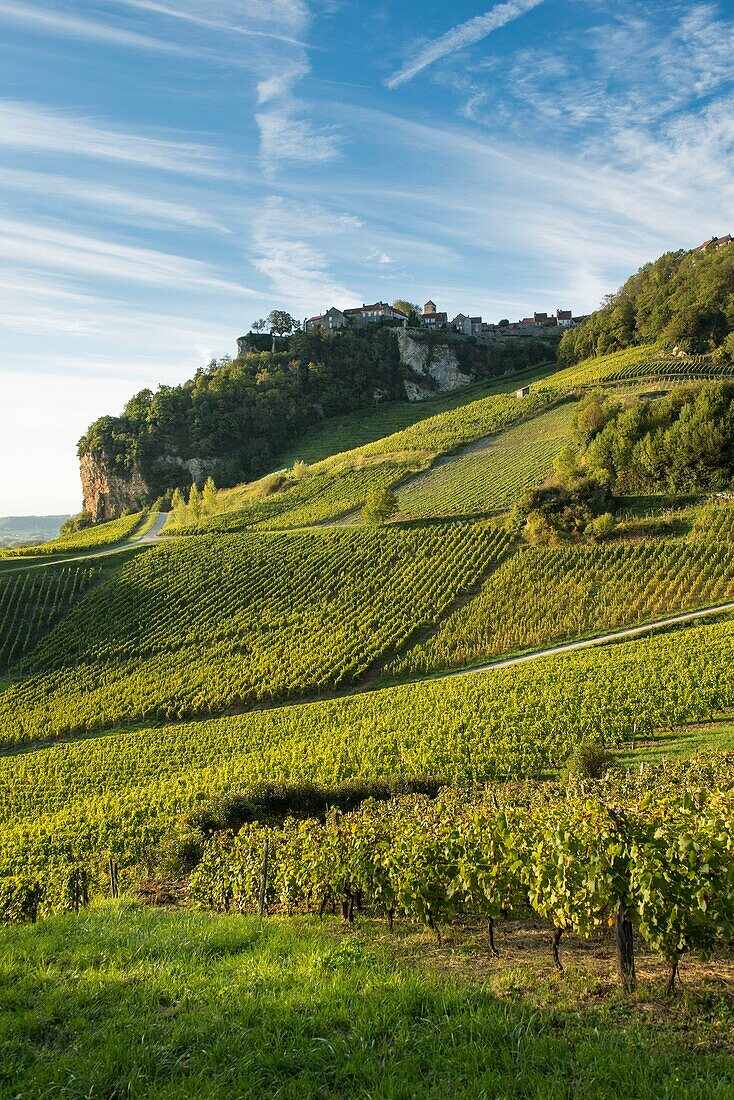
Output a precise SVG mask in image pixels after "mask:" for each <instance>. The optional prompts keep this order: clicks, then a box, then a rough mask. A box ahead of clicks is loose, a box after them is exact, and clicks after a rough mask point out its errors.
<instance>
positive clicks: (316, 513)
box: [166, 390, 555, 532]
mask: <svg viewBox="0 0 734 1100" xmlns="http://www.w3.org/2000/svg"><path fill="white" fill-rule="evenodd" d="M554 399H555V394H554V391H552V390H544V391H543V392H542V393H540V394H531V395H530V396H529V397H527V398H525V399H524V400H523V401H518V400H517V399H516V398H515V397H514V395H497V396H492V397H485V398H482V399H481V400H479V401H474V402H471V403H470V404H467V405H462V406H461V407H459V408H456V409H452V410H450V411H448V412H444V413H441V414H439V415H437V416H433V417H430V418H429V419H428V420H423V421H421V422H420V423H416V424H413V425H412V426H411V427H409V428H406V429H405V430H404V431H401V432H396V433H395V434H394V435H390V436H386V437H385V438H384V439H380V440H377V441H376V442H374V443H369V444H366V445H365V446H363V447H358V448H356V449H355V450H352V451H347V452H345V453H344V454H337V455H334V456H333V457H331V458H329V459H326V460H324V461H323V462H319V463H317V464H316V465H314V466H312V467H310V468H309V469H308V471H306V472H305V474H304V476H302V477H298V478H297V477H291V478H284V479H282V484H277V485H274V484H273V479H272V478H265V479H262V480H261V481H260V482H256V483H254V484H253V485H251V486H249V487H243V489H242V490H241V491H240V493H239V494H238V495H237V496H235V495H234V494H230V495H229V496H228V497H226V498H225V500H228V501H229V502H230V504H231V503H238V504H239V505H240V508H239V510H237V511H233V512H228V513H225V514H222V515H219V516H214V517H213V518H211V519H208V520H206V521H204V523H202V524H199V525H197V527H195V528H191V527H189V528H185V530H188V531H193V530H195V531H201V530H207V531H215V530H218V531H233V530H242V529H243V528H245V527H253V526H257V527H261V528H270V529H277V528H290V527H302V526H308V525H309V524H313V523H317V522H319V521H322V520H325V519H329V518H333V517H335V516H339V515H342V514H344V513H346V512H349V511H351V510H353V509H355V508H358V507H360V506H361V505H362V504H363V503H364V500H365V498H366V495H367V493H368V492H369V491H370V490H372V489H375V488H384V487H386V486H390V485H395V484H396V483H397V482H399V481H400V480H402V478H404V477H406V476H407V475H408V474H410V473H414V472H417V471H419V470H425V469H426V468H427V467H428V466H430V465H431V464H432V463H433V462H434V461H435V459H436V458H437V457H438V456H439V455H443V454H448V453H450V452H453V451H455V450H458V449H459V448H461V447H464V446H466V445H467V444H469V443H473V442H474V441H475V440H477V439H481V438H483V437H485V436H488V435H491V434H493V433H495V432H499V431H501V430H503V429H504V428H507V427H508V426H510V425H511V424H514V423H516V422H517V421H518V420H521V419H524V418H526V417H530V416H532V415H533V414H535V413H537V412H538V411H540V410H542V409H544V408H546V407H547V406H548V405H549V404H551V403H552V402H553V400H554ZM166 530H172V531H174V532H175V530H176V528H175V527H172V528H169V527H168V526H167V528H166Z"/></svg>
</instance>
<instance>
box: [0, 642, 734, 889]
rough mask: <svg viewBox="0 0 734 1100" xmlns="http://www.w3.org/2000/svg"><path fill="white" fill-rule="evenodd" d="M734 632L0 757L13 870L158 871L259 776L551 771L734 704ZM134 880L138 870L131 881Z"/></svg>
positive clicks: (2, 858)
mask: <svg viewBox="0 0 734 1100" xmlns="http://www.w3.org/2000/svg"><path fill="white" fill-rule="evenodd" d="M733 657H734V622H731V621H727V622H721V623H718V624H716V625H710V626H700V627H695V628H689V629H687V630H685V631H679V632H677V633H673V634H669V635H665V636H662V637H656V638H652V639H646V640H643V641H635V642H628V643H625V644H623V645H618V646H614V647H611V648H609V649H605V650H598V651H588V652H585V653H577V654H568V655H564V656H558V657H552V658H546V659H543V660H542V661H538V662H536V663H533V664H529V665H523V666H518V667H516V668H509V669H504V670H500V671H495V672H488V673H477V674H473V675H469V676H462V677H457V678H452V679H449V680H444V681H426V682H424V683H421V684H413V685H406V686H402V687H397V688H391V689H387V690H383V691H377V692H368V693H364V694H359V695H355V696H351V697H345V698H340V699H333V700H326V701H323V702H316V703H310V704H300V705H297V706H291V707H284V708H279V709H273V710H266V711H256V712H253V713H249V714H243V715H237V716H232V717H226V718H220V719H217V720H209V721H205V722H200V723H196V724H188V725H187V724H181V725H172V726H166V727H161V728H158V729H155V728H151V729H143V730H131V731H120V732H118V733H116V734H114V735H108V736H104V737H95V738H91V739H86V740H80V741H75V742H68V743H62V744H58V745H53V746H49V747H45V748H43V749H40V750H38V751H36V752H33V753H24V754H15V755H12V756H7V757H4V758H1V759H0V807H1V808H2V812H3V815H4V817H5V824H4V825H3V827H2V829H0V875H7V874H15V873H17V872H18V869H19V868H21V867H22V868H23V869H24V870H25V871H28V872H29V873H37V872H38V873H41V872H44V871H46V870H48V871H49V872H50V871H51V870H52V869H53V868H54V867H59V866H68V864H69V863H70V862H73V861H90V860H99V859H106V858H107V857H108V856H110V855H111V856H113V857H114V858H115V859H116V860H118V861H119V863H120V866H121V867H122V868H135V867H137V868H141V867H142V868H144V867H145V866H146V864H147V861H148V860H149V859H150V858H151V853H152V851H153V849H154V847H155V845H156V844H157V843H158V841H159V839H160V837H161V836H162V835H163V834H164V832H165V831H166V830H167V829H169V828H170V824H171V820H172V818H173V817H175V815H176V814H179V813H183V812H185V811H187V810H190V809H192V808H194V807H196V806H198V805H200V804H201V800H202V799H207V798H210V797H212V796H213V795H216V794H221V793H227V792H230V793H231V792H233V791H242V790H246V789H247V788H248V787H249V786H251V785H252V784H254V783H256V782H258V781H260V780H267V781H275V782H279V781H314V782H319V783H322V784H335V783H339V782H342V781H345V780H350V779H354V778H361V779H363V780H369V779H390V778H393V777H395V776H432V777H435V778H438V779H441V780H444V781H446V782H449V783H481V782H484V781H486V780H491V779H504V778H507V777H510V776H539V775H541V774H543V773H545V772H546V771H547V770H548V769H552V770H555V769H557V768H558V767H560V766H562V765H563V763H564V761H565V760H566V758H567V756H568V754H569V752H570V751H571V750H572V749H573V748H574V747H575V746H576V745H578V744H579V743H580V742H582V741H588V740H595V741H599V742H603V743H606V744H608V745H609V744H611V745H613V744H618V743H623V742H625V741H629V740H630V739H631V738H635V739H638V740H639V739H640V738H644V737H647V736H650V735H651V734H652V733H653V731H654V730H658V729H662V728H668V727H673V726H677V725H680V724H683V723H691V722H701V721H707V720H710V719H711V718H713V717H716V716H718V715H720V714H722V713H724V712H726V711H727V710H730V709H731V708H732V707H733V706H734V680H733V678H732V676H731V662H732V658H733ZM131 873H132V872H131Z"/></svg>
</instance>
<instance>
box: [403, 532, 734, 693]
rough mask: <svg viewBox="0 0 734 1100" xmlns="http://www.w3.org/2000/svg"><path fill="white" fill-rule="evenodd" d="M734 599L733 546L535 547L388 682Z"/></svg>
mask: <svg viewBox="0 0 734 1100" xmlns="http://www.w3.org/2000/svg"><path fill="white" fill-rule="evenodd" d="M729 599H734V542H730V541H725V540H721V541H714V540H711V539H706V540H703V539H698V540H695V541H691V542H686V541H684V540H679V541H670V542H664V541H657V542H656V541H649V542H640V543H635V542H631V543H623V544H621V545H611V546H596V547H582V546H566V547H562V548H548V549H528V550H525V551H524V552H522V553H519V554H516V555H514V557H512V558H511V559H510V560H508V561H506V562H505V563H504V564H503V565H501V566H500V568H499V569H498V570H497V571H496V572H495V573H494V574H493V575H492V576H491V577H490V578H489V580H488V581H487V582H486V584H485V585H484V587H483V589H482V591H481V592H480V593H479V595H478V596H476V597H475V598H474V599H472V600H470V601H469V602H468V603H466V604H464V605H463V606H462V607H460V608H459V609H458V610H457V611H456V612H455V613H454V614H453V615H450V616H449V617H448V618H447V619H445V620H444V622H442V623H441V625H440V626H439V627H438V629H437V630H436V631H435V632H434V633H433V634H432V635H431V636H430V637H429V638H428V639H426V640H425V641H423V642H420V643H419V644H418V645H416V646H415V647H414V648H413V649H410V650H408V651H407V652H406V653H405V654H404V655H403V656H401V657H399V658H397V659H396V660H395V661H393V662H391V663H390V664H389V665H388V666H387V667H386V669H385V676H386V677H387V678H390V677H402V676H406V675H407V676H416V675H422V674H426V673H431V672H436V671H439V670H441V669H447V668H462V667H465V666H467V665H472V664H478V663H479V662H481V661H483V660H486V659H490V658H492V657H496V656H499V655H501V654H508V653H513V652H518V651H521V650H524V649H534V648H538V647H540V646H545V645H551V644H553V643H554V642H559V641H564V640H566V639H570V638H579V637H584V636H585V635H588V634H591V633H600V632H602V631H603V630H605V629H613V628H614V627H621V626H630V625H632V624H635V623H644V622H648V621H651V620H653V619H656V618H661V617H665V616H666V615H673V614H675V613H676V612H678V611H685V610H688V609H691V608H696V607H707V606H713V605H714V604H716V603H724V602H726V601H727V600H729Z"/></svg>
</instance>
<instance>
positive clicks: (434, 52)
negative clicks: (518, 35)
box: [385, 0, 543, 88]
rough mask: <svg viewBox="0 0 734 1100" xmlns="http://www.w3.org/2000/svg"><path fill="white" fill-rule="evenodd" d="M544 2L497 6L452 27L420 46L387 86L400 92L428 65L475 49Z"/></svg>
mask: <svg viewBox="0 0 734 1100" xmlns="http://www.w3.org/2000/svg"><path fill="white" fill-rule="evenodd" d="M542 2H543V0H509V2H508V3H503V4H496V5H495V6H494V7H493V8H491V9H490V11H488V12H485V14H484V15H476V16H475V17H474V18H473V19H468V20H467V21H466V22H465V23H460V24H459V25H458V26H456V27H452V28H451V30H450V31H446V33H445V34H442V35H441V37H440V38H437V39H435V40H434V41H433V42H429V43H427V44H425V45H422V46H420V47H419V49H418V50H417V52H416V53H415V54H414V55H413V56H412V57H411V58H409V59H408V60H407V61H406V62H405V64H404V65H403V67H402V69H400V70H399V71H398V72H397V73H394V74H393V76H391V77H389V78H388V79H387V80H386V81H385V84H386V85H387V86H388V88H397V87H398V86H399V85H400V84H405V83H406V82H407V81H408V80H412V79H413V77H414V76H417V75H418V73H420V72H422V71H423V69H426V68H428V66H429V65H433V64H435V63H436V62H437V61H440V60H441V59H442V58H444V57H447V56H449V54H453V53H456V51H457V50H463V49H465V48H466V47H467V46H473V45H474V44H475V43H476V42H480V41H481V40H482V39H483V38H486V37H487V35H489V34H492V32H493V31H496V30H499V28H500V27H505V26H506V25H507V24H508V23H511V22H512V21H513V20H514V19H518V18H519V17H520V16H521V15H525V13H526V12H529V11H531V10H532V9H533V8H537V7H538V5H539V4H541V3H542Z"/></svg>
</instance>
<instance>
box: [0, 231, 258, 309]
mask: <svg viewBox="0 0 734 1100" xmlns="http://www.w3.org/2000/svg"><path fill="white" fill-rule="evenodd" d="M0 257H2V258H4V259H5V260H9V261H11V262H12V263H17V264H19V265H22V266H25V267H27V268H35V269H39V268H49V269H51V270H53V271H63V272H68V273H78V274H83V275H92V276H94V277H96V278H98V279H102V280H115V279H123V280H130V281H133V282H135V283H148V284H151V285H155V286H165V287H185V286H189V287H191V286H194V287H197V286H198V287H199V288H200V289H203V288H205V287H208V288H212V289H215V290H218V291H227V292H228V293H234V294H238V295H242V296H246V297H252V298H260V297H262V295H261V294H260V293H259V292H258V291H255V290H251V289H250V288H248V287H246V286H242V285H240V284H239V283H234V282H231V281H229V280H226V279H223V278H220V277H219V276H218V275H217V273H216V272H215V271H213V269H212V268H211V266H210V265H209V264H207V263H204V262H203V261H200V260H193V259H190V258H188V257H186V256H180V255H176V254H173V253H168V252H162V251H160V250H157V249H152V248H136V247H133V246H132V245H125V244H119V243H117V242H116V241H108V240H100V239H99V238H96V237H91V236H88V235H86V234H81V233H74V232H69V231H67V230H61V229H54V228H52V227H49V226H46V225H40V224H35V223H31V222H24V221H14V220H12V219H10V218H0Z"/></svg>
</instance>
